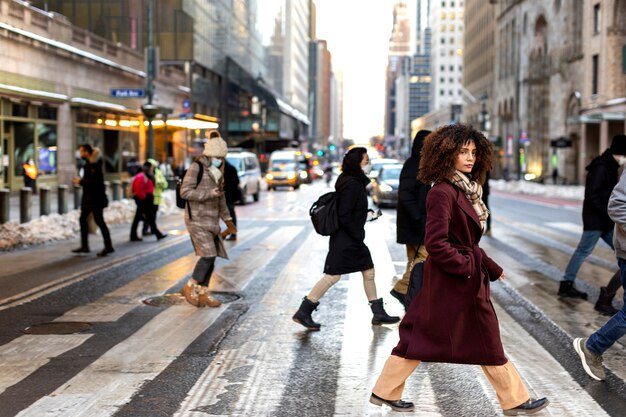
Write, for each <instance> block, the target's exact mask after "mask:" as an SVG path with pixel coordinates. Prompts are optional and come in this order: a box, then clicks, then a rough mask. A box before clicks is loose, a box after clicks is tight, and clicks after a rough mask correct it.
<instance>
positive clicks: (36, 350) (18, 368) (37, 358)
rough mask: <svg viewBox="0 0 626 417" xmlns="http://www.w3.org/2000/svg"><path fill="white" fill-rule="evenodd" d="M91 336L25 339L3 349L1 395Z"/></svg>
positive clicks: (1, 355)
mask: <svg viewBox="0 0 626 417" xmlns="http://www.w3.org/2000/svg"><path fill="white" fill-rule="evenodd" d="M91 336H93V335H92V334H71V335H24V336H21V337H19V338H17V339H14V340H12V341H10V342H9V343H7V344H5V345H2V346H0V358H2V361H0V394H2V393H3V392H4V391H5V390H6V389H7V388H9V387H10V386H12V385H15V384H17V383H18V382H20V381H21V380H23V379H24V378H26V377H27V376H28V375H30V374H32V373H33V372H35V371H36V370H37V369H39V368H40V367H42V366H44V365H45V364H47V363H48V362H50V359H51V358H54V357H56V356H59V355H62V354H63V353H65V352H67V351H69V350H72V349H74V348H77V347H78V346H80V345H82V344H83V343H84V342H85V341H86V340H87V339H89V338H90V337H91Z"/></svg>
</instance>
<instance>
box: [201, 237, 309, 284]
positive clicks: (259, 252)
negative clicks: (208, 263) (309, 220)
mask: <svg viewBox="0 0 626 417" xmlns="http://www.w3.org/2000/svg"><path fill="white" fill-rule="evenodd" d="M302 230H303V227H302V226H287V227H281V228H280V229H278V230H276V231H274V232H273V233H272V234H270V235H269V236H267V237H266V238H265V239H263V241H262V242H261V243H260V244H258V245H256V246H255V247H254V249H253V250H252V251H251V253H248V254H242V255H241V261H239V259H238V262H229V263H227V264H226V265H224V266H223V267H222V268H220V269H219V271H217V273H215V274H214V276H213V277H212V278H211V282H210V284H209V289H210V290H212V291H242V290H244V289H245V288H246V287H247V286H248V284H249V283H250V281H251V280H252V278H253V277H254V276H255V272H256V271H258V270H259V269H260V268H261V267H262V266H263V265H264V264H266V263H267V262H268V260H269V259H271V258H273V256H274V255H275V254H276V253H278V252H279V251H280V250H281V249H282V248H283V247H284V246H285V245H286V244H287V243H289V239H286V238H285V237H290V236H296V235H297V234H298V233H300V232H301V231H302Z"/></svg>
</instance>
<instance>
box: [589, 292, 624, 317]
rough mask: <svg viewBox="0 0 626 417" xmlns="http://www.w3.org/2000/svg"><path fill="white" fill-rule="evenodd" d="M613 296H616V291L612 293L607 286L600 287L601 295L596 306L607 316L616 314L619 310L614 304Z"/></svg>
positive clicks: (597, 309)
mask: <svg viewBox="0 0 626 417" xmlns="http://www.w3.org/2000/svg"><path fill="white" fill-rule="evenodd" d="M613 297H615V293H613V294H610V293H609V292H608V291H607V289H606V287H600V296H599V297H598V301H596V306H595V307H594V308H595V309H596V311H599V312H600V313H602V314H604V315H605V316H614V315H615V314H616V313H617V312H618V311H619V310H618V309H616V308H615V307H613V305H612V302H613Z"/></svg>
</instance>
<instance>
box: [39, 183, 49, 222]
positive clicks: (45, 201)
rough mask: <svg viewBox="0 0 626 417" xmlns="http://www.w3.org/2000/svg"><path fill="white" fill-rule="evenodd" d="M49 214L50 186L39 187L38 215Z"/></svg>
mask: <svg viewBox="0 0 626 417" xmlns="http://www.w3.org/2000/svg"><path fill="white" fill-rule="evenodd" d="M48 214H50V187H46V186H43V187H39V215H40V216H47V215H48Z"/></svg>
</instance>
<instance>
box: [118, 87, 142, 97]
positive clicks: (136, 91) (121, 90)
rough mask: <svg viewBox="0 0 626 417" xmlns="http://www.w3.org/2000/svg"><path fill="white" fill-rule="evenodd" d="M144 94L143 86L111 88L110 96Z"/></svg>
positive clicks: (138, 95)
mask: <svg viewBox="0 0 626 417" xmlns="http://www.w3.org/2000/svg"><path fill="white" fill-rule="evenodd" d="M145 96H146V91H145V90H144V89H143V88H112V89H111V97H116V98H142V97H145Z"/></svg>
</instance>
